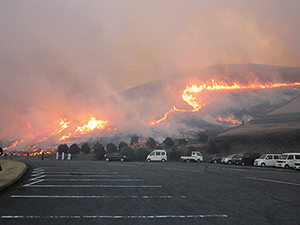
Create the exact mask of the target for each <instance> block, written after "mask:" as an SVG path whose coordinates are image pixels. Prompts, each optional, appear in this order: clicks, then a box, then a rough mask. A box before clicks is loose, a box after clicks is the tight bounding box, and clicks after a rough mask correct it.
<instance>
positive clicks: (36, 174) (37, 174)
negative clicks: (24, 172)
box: [31, 172, 45, 177]
mask: <svg viewBox="0 0 300 225" xmlns="http://www.w3.org/2000/svg"><path fill="white" fill-rule="evenodd" d="M42 174H45V172H40V173H35V174H31V176H32V177H36V176H40V175H42Z"/></svg>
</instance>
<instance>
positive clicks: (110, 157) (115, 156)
mask: <svg viewBox="0 0 300 225" xmlns="http://www.w3.org/2000/svg"><path fill="white" fill-rule="evenodd" d="M104 159H105V161H107V162H108V161H121V162H123V161H124V160H125V159H126V156H125V155H121V154H120V153H118V152H108V153H106V154H105V155H104Z"/></svg>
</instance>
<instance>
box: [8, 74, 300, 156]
mask: <svg viewBox="0 0 300 225" xmlns="http://www.w3.org/2000/svg"><path fill="white" fill-rule="evenodd" d="M299 85H300V82H295V83H268V84H261V83H253V84H249V85H242V84H239V83H238V82H234V83H232V84H230V85H228V84H223V83H220V84H219V83H217V82H216V81H215V80H214V79H212V80H211V82H210V83H207V84H201V85H198V86H197V85H191V86H186V88H185V90H184V91H183V93H182V96H181V97H182V100H183V101H184V102H186V104H188V105H189V106H190V107H191V109H189V110H185V109H178V108H176V107H175V106H173V108H172V109H170V110H169V111H168V112H166V113H165V114H164V116H163V117H162V118H161V119H158V120H156V121H152V122H149V123H148V126H149V125H150V126H152V127H154V126H157V125H161V124H163V123H164V122H165V121H167V120H172V117H171V115H172V113H175V112H177V113H195V112H198V111H200V110H201V109H203V108H205V107H206V106H207V105H208V104H210V103H209V102H206V99H205V98H204V97H203V94H204V93H205V92H217V91H240V90H254V89H271V88H279V87H296V86H299ZM215 121H216V122H226V123H230V124H234V125H235V124H237V125H240V124H241V123H242V121H239V120H236V119H234V118H231V117H230V116H228V117H225V118H222V117H221V116H219V117H217V118H215ZM71 122H72V121H67V119H66V118H61V119H60V120H59V121H58V125H57V126H56V127H55V129H53V131H51V132H50V131H49V132H44V133H39V134H35V135H32V140H31V141H34V140H35V144H33V145H29V146H27V147H23V149H22V151H32V152H33V153H32V154H38V150H40V149H39V147H38V145H37V144H38V143H41V142H44V141H46V140H48V139H49V138H50V137H53V136H60V138H59V141H58V142H57V143H55V144H59V143H60V142H62V141H65V140H68V139H70V138H77V137H82V136H83V135H88V134H89V133H91V132H94V131H96V130H98V131H104V132H105V131H113V132H115V133H118V132H119V130H118V128H116V127H112V122H110V121H109V120H106V119H96V118H95V117H93V116H92V115H90V119H89V121H88V122H87V124H85V125H82V126H77V128H76V129H75V130H74V131H70V132H69V133H68V134H63V131H65V130H66V129H67V128H69V125H70V124H71ZM166 126H167V125H166ZM39 136H43V137H41V138H39ZM23 144H26V141H25V140H20V141H14V142H13V143H12V144H11V145H10V146H7V147H5V148H3V150H4V151H8V150H11V149H14V148H16V147H17V146H20V145H23ZM51 148H52V147H51V146H50V147H48V150H47V151H45V152H46V153H47V152H48V153H52V152H53V151H54V150H53V148H52V149H51ZM40 151H42V150H40Z"/></svg>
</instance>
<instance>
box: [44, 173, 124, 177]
mask: <svg viewBox="0 0 300 225" xmlns="http://www.w3.org/2000/svg"><path fill="white" fill-rule="evenodd" d="M74 176H76V175H51V174H47V177H74ZM79 176H83V177H130V176H129V175H79Z"/></svg>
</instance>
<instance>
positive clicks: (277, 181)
mask: <svg viewBox="0 0 300 225" xmlns="http://www.w3.org/2000/svg"><path fill="white" fill-rule="evenodd" d="M245 178H247V179H251V180H259V181H267V182H272V183H278V184H288V185H295V186H300V184H298V183H291V182H286V181H279V180H269V179H263V178H256V177H245Z"/></svg>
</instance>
